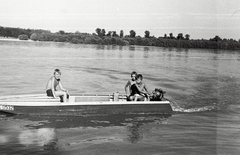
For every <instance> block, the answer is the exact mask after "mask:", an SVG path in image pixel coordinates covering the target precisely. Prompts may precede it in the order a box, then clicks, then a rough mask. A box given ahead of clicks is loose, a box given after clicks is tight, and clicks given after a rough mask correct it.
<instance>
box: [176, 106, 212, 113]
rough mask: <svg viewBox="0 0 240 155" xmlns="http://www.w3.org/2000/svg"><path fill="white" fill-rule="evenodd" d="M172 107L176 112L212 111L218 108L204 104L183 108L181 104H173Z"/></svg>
mask: <svg viewBox="0 0 240 155" xmlns="http://www.w3.org/2000/svg"><path fill="white" fill-rule="evenodd" d="M172 109H173V111H174V112H183V113H194V112H204V111H212V110H215V109H216V108H215V107H214V106H204V107H200V108H189V109H185V108H181V107H179V106H175V105H174V106H172Z"/></svg>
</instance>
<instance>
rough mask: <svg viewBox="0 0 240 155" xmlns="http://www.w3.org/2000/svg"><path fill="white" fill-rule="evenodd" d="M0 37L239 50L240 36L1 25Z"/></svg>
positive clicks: (74, 42) (80, 42) (76, 42)
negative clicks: (202, 36) (195, 36)
mask: <svg viewBox="0 0 240 155" xmlns="http://www.w3.org/2000/svg"><path fill="white" fill-rule="evenodd" d="M0 36H1V37H6V38H8V37H11V38H19V39H20V40H29V39H31V40H33V41H53V42H69V43H73V44H102V45H120V46H125V45H139V46H159V47H175V48H203V49H223V50H240V39H239V41H236V40H234V39H222V38H220V37H219V36H215V37H214V38H210V39H209V40H206V39H190V35H189V34H185V35H183V34H182V33H179V34H178V35H177V36H176V37H175V36H174V35H173V34H172V33H170V34H169V35H167V34H164V36H163V37H155V36H150V32H149V31H148V30H146V31H145V35H144V37H141V36H139V35H138V36H137V35H136V32H135V31H134V30H131V31H129V34H127V35H124V32H123V30H121V31H120V32H119V34H117V32H116V31H108V32H106V30H105V29H101V28H97V29H96V30H95V33H92V34H89V33H80V32H78V31H77V32H75V33H67V32H64V31H62V30H60V31H59V32H56V33H52V32H51V31H49V30H41V29H22V28H10V27H1V26H0Z"/></svg>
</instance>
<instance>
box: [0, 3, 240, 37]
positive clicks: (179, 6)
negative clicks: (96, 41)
mask: <svg viewBox="0 0 240 155" xmlns="http://www.w3.org/2000/svg"><path fill="white" fill-rule="evenodd" d="M0 26H3V27H19V28H26V29H27V28H30V29H44V30H50V31H51V32H57V31H59V30H63V31H65V32H76V31H79V32H83V33H84V32H86V33H95V30H96V28H101V29H105V30H106V32H108V31H116V32H117V33H118V34H119V32H120V30H123V31H124V35H128V34H129V31H130V30H134V31H135V32H136V35H140V36H144V34H145V33H144V32H145V31H146V30H148V31H150V35H151V36H155V37H159V36H164V34H167V35H169V33H173V35H174V36H177V34H178V33H183V35H185V34H189V35H190V38H191V39H202V38H203V39H209V38H213V37H215V36H216V35H218V36H220V37H221V38H233V39H236V40H239V39H240V0H0Z"/></svg>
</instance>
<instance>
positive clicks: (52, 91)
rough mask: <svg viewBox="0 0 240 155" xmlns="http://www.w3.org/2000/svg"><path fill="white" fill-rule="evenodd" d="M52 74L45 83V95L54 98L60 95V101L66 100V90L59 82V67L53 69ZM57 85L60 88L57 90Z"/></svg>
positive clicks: (67, 95) (67, 96)
mask: <svg viewBox="0 0 240 155" xmlns="http://www.w3.org/2000/svg"><path fill="white" fill-rule="evenodd" d="M53 75H54V76H52V77H51V78H50V79H49V80H48V83H47V87H46V93H47V96H50V97H53V98H56V97H60V99H61V102H67V98H69V94H68V90H66V89H64V88H63V87H62V84H61V83H60V78H61V72H60V70H59V69H55V71H54V73H53ZM57 87H59V88H60V90H57Z"/></svg>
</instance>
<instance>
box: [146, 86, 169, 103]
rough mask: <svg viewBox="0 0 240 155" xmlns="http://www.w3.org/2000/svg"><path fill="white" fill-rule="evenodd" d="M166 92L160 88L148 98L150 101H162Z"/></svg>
mask: <svg viewBox="0 0 240 155" xmlns="http://www.w3.org/2000/svg"><path fill="white" fill-rule="evenodd" d="M165 93H166V91H163V90H162V89H161V88H155V90H154V91H153V92H152V95H151V97H150V101H162V99H163V98H164V94H165Z"/></svg>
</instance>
